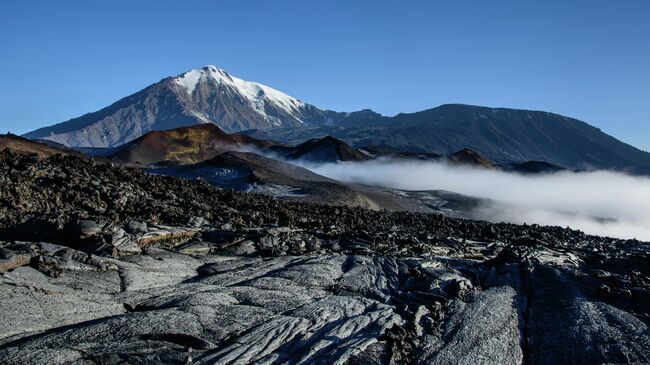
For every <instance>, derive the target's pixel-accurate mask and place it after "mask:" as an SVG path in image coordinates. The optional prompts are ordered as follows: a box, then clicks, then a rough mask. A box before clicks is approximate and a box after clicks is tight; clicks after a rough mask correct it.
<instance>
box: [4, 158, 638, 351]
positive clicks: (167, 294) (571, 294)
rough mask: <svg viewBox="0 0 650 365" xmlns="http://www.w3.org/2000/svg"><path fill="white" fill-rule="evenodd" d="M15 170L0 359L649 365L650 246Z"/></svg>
mask: <svg viewBox="0 0 650 365" xmlns="http://www.w3.org/2000/svg"><path fill="white" fill-rule="evenodd" d="M0 171H2V172H3V174H0V218H1V220H0V239H1V240H2V241H0V259H1V260H3V261H0V268H2V270H1V272H0V363H1V364H35V363H38V364H40V363H47V364H64V363H87V364H117V363H129V364H130V363H138V364H153V363H156V364H158V363H164V364H186V363H198V364H215V363H217V364H250V363H257V364H271V363H277V364H307V363H309V364H311V363H320V364H428V363H441V364H447V363H462V364H511V363H514V364H562V363H570V364H594V363H599V364H600V363H608V364H643V363H649V362H650V358H649V355H648V354H650V330H649V329H648V323H649V322H650V305H648V304H649V303H650V300H649V298H650V272H649V270H650V245H649V244H648V243H645V242H639V241H634V240H629V241H622V240H615V239H610V238H604V237H594V236H588V235H585V234H583V233H581V232H577V231H572V230H569V229H564V228H560V227H539V226H517V225H511V224H490V223H487V222H476V221H466V220H460V219H454V218H448V217H443V216H439V215H427V214H415V213H405V212H373V211H368V210H364V209H358V208H357V209H355V208H345V207H332V206H322V205H313V204H304V203H303V204H299V203H288V202H279V201H276V200H272V199H270V198H269V197H265V196H258V195H254V194H243V193H237V192H231V191H223V190H221V189H215V188H214V187H211V186H209V185H207V184H204V183H201V182H190V181H184V180H175V179H170V178H163V177H159V176H149V175H145V174H143V173H141V172H139V170H129V169H124V168H116V167H111V166H108V165H102V164H95V163H93V162H92V161H86V160H81V159H76V158H69V157H60V156H59V157H56V156H55V157H52V158H50V159H48V160H41V161H38V160H34V159H31V158H28V157H24V156H23V157H21V156H17V155H13V154H11V153H7V152H0ZM63 175H65V178H63V177H61V176H63ZM124 195H129V196H132V197H133V198H129V199H127V201H126V202H124V201H122V200H120V198H119V197H120V196H124Z"/></svg>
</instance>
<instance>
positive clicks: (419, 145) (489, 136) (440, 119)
mask: <svg viewBox="0 0 650 365" xmlns="http://www.w3.org/2000/svg"><path fill="white" fill-rule="evenodd" d="M246 133H247V134H249V135H252V136H256V137H258V138H263V139H276V140H280V141H286V142H291V143H295V142H296V141H298V140H304V139H307V138H318V137H323V136H326V135H332V136H334V137H336V138H339V139H341V140H343V141H345V142H347V143H349V144H351V145H353V146H355V147H360V148H361V147H364V146H374V147H375V148H385V149H389V150H397V151H408V152H428V153H436V154H441V155H448V154H450V153H453V152H456V151H458V150H462V149H464V148H469V149H471V150H473V151H476V152H477V153H479V154H480V155H481V156H484V157H485V158H487V159H488V160H490V161H492V162H495V163H498V164H511V163H521V162H526V161H542V162H548V163H551V164H554V165H558V166H564V167H566V168H569V169H573V170H590V169H611V170H618V171H625V172H630V173H635V174H650V153H648V152H644V151H641V150H639V149H637V148H635V147H633V146H630V145H628V144H626V143H623V142H621V141H619V140H617V139H616V138H614V137H612V136H610V135H607V134H606V133H603V132H602V131H601V130H599V129H598V128H595V127H593V126H591V125H589V124H587V123H584V122H582V121H579V120H577V119H573V118H568V117H564V116H561V115H558V114H553V113H547V112H541V111H529V110H515V109H505V108H487V107H479V106H471V105H461V104H449V105H442V106H439V107H437V108H433V109H429V110H425V111H422V112H418V113H410V114H398V115H396V116H394V117H376V118H374V119H372V120H365V121H364V122H363V123H356V124H355V125H345V124H341V125H337V126H319V127H307V128H282V129H278V130H273V131H262V130H255V131H247V132H246Z"/></svg>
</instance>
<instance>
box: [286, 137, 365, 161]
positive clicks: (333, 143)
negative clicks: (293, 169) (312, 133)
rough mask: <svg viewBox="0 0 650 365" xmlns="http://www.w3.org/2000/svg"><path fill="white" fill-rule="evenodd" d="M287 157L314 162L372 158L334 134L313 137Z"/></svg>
mask: <svg viewBox="0 0 650 365" xmlns="http://www.w3.org/2000/svg"><path fill="white" fill-rule="evenodd" d="M286 157H287V158H288V159H292V160H301V161H304V162H314V163H326V162H339V161H367V160H370V159H371V157H370V156H368V155H366V154H365V153H363V152H361V151H359V150H357V149H355V148H352V147H350V146H349V145H348V144H346V143H345V142H343V141H341V140H340V139H336V138H334V137H332V136H326V137H323V138H320V139H318V138H317V139H311V140H309V141H306V142H304V143H301V144H299V145H298V146H296V147H295V148H294V151H292V152H291V153H289V154H288V155H287V156H286Z"/></svg>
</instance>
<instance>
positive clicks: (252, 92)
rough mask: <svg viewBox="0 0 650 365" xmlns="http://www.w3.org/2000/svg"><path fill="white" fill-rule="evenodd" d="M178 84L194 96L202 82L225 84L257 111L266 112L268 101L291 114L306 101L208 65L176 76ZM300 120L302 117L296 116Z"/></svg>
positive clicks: (303, 105) (297, 110) (217, 84)
mask: <svg viewBox="0 0 650 365" xmlns="http://www.w3.org/2000/svg"><path fill="white" fill-rule="evenodd" d="M174 81H175V82H176V84H177V85H179V86H181V87H183V88H184V89H185V90H186V91H187V93H188V94H189V95H190V96H192V95H193V94H194V91H195V90H196V87H197V85H199V84H200V83H214V84H215V85H216V86H224V87H226V88H228V89H231V90H232V91H234V92H235V93H237V94H239V95H241V96H242V97H243V98H244V99H246V100H247V101H248V102H249V103H250V105H251V106H252V107H253V109H255V110H256V111H258V112H260V113H264V109H265V108H264V106H265V104H266V103H272V104H274V105H275V106H276V107H279V108H281V109H283V110H284V111H285V112H287V113H289V114H294V113H295V112H299V111H300V109H301V108H304V107H305V103H303V102H302V101H300V100H298V99H296V98H294V97H291V96H289V95H287V94H285V93H283V92H281V91H278V90H276V89H273V88H271V87H268V86H266V85H262V84H259V83H256V82H251V81H245V80H242V79H239V78H237V77H233V76H231V75H230V74H229V73H228V72H226V71H224V70H222V69H220V68H218V67H216V66H213V65H207V66H204V67H201V68H197V69H193V70H190V71H187V72H185V73H183V74H181V75H179V76H177V77H175V78H174ZM296 119H298V120H300V118H296Z"/></svg>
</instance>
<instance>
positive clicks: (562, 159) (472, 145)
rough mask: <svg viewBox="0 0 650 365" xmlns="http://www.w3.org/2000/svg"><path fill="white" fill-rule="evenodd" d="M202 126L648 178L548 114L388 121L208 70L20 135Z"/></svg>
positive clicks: (612, 149) (488, 111) (455, 112)
mask: <svg viewBox="0 0 650 365" xmlns="http://www.w3.org/2000/svg"><path fill="white" fill-rule="evenodd" d="M205 123H213V124H216V125H217V126H219V127H220V128H221V129H223V130H224V131H225V132H228V133H231V132H239V131H248V132H247V133H246V134H248V135H251V136H254V137H255V136H257V137H259V139H262V140H276V141H281V142H289V143H301V142H304V141H305V140H308V139H313V138H322V137H325V136H327V135H331V136H333V137H335V138H338V139H341V140H343V141H345V142H346V143H348V144H350V145H352V146H354V147H356V148H363V147H366V146H374V147H379V148H389V149H396V150H401V151H407V152H416V153H431V152H433V153H436V154H442V155H447V154H450V153H453V152H456V151H459V150H461V149H464V148H469V149H472V150H474V151H476V152H478V153H479V154H481V155H482V156H485V157H486V158H488V159H489V160H491V161H494V162H496V163H501V164H511V163H520V162H525V161H532V160H535V161H542V162H548V163H551V164H555V165H560V166H564V167H567V168H570V169H574V170H592V169H609V170H617V171H624V172H629V173H634V174H650V153H648V152H645V151H641V150H639V149H637V148H635V147H633V146H631V145H629V144H626V143H624V142H621V141H619V140H617V139H616V138H614V137H612V136H610V135H608V134H606V133H604V132H603V131H601V130H600V129H598V128H596V127H594V126H591V125H589V124H588V123H585V122H583V121H580V120H578V119H575V118H569V117H565V116H562V115H559V114H555V113H550V112H545V111H536V110H521V109H511V108H490V107H482V106H475V105H465V104H457V103H456V104H443V105H441V106H438V107H435V108H431V109H427V110H423V111H419V112H415V113H399V114H397V115H395V116H392V117H389V116H383V115H381V114H379V113H376V112H374V111H372V110H369V109H364V110H361V111H357V112H351V113H344V112H335V111H331V110H326V109H320V108H318V107H316V106H314V105H311V104H307V103H305V102H303V101H301V100H299V99H297V98H294V97H291V96H289V95H287V94H284V93H282V92H281V91H278V90H276V89H273V88H271V87H268V86H266V85H263V84H259V83H255V82H250V81H244V80H242V79H239V78H236V77H234V76H232V75H230V74H229V73H227V72H226V71H224V70H222V69H219V68H217V67H215V66H205V67H202V68H197V69H193V70H190V71H187V72H184V73H182V74H180V75H177V76H174V77H167V78H164V79H162V80H161V81H160V82H158V83H155V84H153V85H150V86H148V87H146V88H144V89H142V90H140V91H138V92H136V93H134V94H132V95H130V96H127V97H125V98H122V99H120V100H118V101H117V102H115V103H113V104H111V105H110V106H108V107H106V108H104V109H101V110H99V111H97V112H94V113H87V114H84V115H83V116H81V117H78V118H73V119H70V120H68V121H66V122H62V123H58V124H56V125H53V126H51V127H45V128H40V129H37V130H35V131H33V132H30V133H27V134H26V135H24V136H25V137H27V138H30V139H47V140H50V141H53V142H57V143H61V144H64V145H66V146H70V147H117V146H120V145H123V144H125V143H128V142H130V141H132V140H134V139H136V138H138V137H140V136H142V135H144V134H146V133H147V132H149V131H156V130H168V129H174V128H178V127H185V126H190V125H196V124H205Z"/></svg>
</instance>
